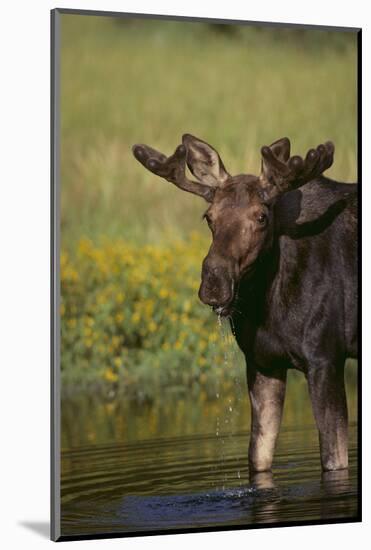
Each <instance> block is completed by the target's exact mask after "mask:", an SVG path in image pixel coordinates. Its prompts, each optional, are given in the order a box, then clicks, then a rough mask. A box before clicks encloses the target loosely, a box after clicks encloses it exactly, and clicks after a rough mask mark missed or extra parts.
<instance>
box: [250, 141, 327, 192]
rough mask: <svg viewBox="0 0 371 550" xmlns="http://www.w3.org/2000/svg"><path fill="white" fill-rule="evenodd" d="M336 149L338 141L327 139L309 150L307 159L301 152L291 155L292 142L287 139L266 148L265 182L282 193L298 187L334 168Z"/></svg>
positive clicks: (264, 161)
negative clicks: (301, 155) (335, 142)
mask: <svg viewBox="0 0 371 550" xmlns="http://www.w3.org/2000/svg"><path fill="white" fill-rule="evenodd" d="M334 151H335V147H334V144H333V143H332V142H331V141H327V142H326V143H325V144H321V145H318V147H317V148H316V149H309V151H308V153H307V155H306V157H305V159H303V158H302V157H299V156H297V155H295V156H293V157H290V142H289V140H288V139H287V138H283V139H282V140H278V141H276V142H274V143H272V145H270V146H269V147H267V146H264V147H262V149H261V154H262V157H263V165H262V175H261V180H262V182H263V183H264V184H265V185H266V184H270V185H274V186H275V188H276V191H278V192H279V193H282V192H284V191H287V190H288V189H296V188H297V187H300V186H301V185H304V184H305V183H307V182H308V181H310V180H312V179H314V178H316V177H318V176H320V175H321V174H322V173H323V172H324V171H325V170H327V169H328V168H330V166H331V165H332V163H333V160H334Z"/></svg>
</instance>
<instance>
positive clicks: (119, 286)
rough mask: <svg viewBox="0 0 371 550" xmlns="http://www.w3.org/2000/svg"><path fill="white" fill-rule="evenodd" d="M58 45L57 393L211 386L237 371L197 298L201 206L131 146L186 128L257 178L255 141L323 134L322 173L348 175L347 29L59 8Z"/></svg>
mask: <svg viewBox="0 0 371 550" xmlns="http://www.w3.org/2000/svg"><path fill="white" fill-rule="evenodd" d="M61 36H62V48H61V204H62V211H61V221H62V250H63V253H62V376H63V389H64V390H65V391H72V390H73V391H77V390H78V389H79V388H86V387H87V386H92V387H94V388H97V387H99V388H100V387H104V388H106V387H107V386H109V387H111V386H112V387H115V391H116V390H117V388H118V390H122V391H125V392H131V394H133V395H134V396H138V388H140V392H141V395H142V394H143V393H144V394H145V395H150V394H151V393H154V391H155V388H156V391H158V390H159V387H162V386H173V387H178V388H180V387H183V388H184V387H187V386H195V385H199V386H201V387H204V388H206V389H210V388H211V390H210V391H214V390H213V389H212V388H214V386H213V384H214V382H215V379H217V378H218V379H220V377H222V376H223V377H225V378H226V379H227V380H228V379H229V378H230V379H232V377H233V376H234V375H235V374H236V372H237V371H238V373H239V375H240V374H241V372H242V370H241V369H243V367H241V365H242V363H241V362H240V361H237V362H236V365H233V366H232V367H231V369H229V370H227V371H226V369H225V368H224V366H223V365H224V359H223V358H224V351H223V344H222V343H220V338H217V337H215V331H216V329H217V326H216V321H215V317H214V316H213V315H212V313H211V312H209V311H208V310H207V309H206V308H205V307H203V306H202V305H201V304H200V303H199V301H198V298H197V287H198V284H199V273H200V266H201V260H202V257H203V256H204V255H205V253H206V251H207V247H208V240H209V235H208V230H207V228H206V224H205V223H203V222H202V221H201V214H202V212H203V210H204V208H205V203H203V201H202V200H201V199H200V198H197V197H194V196H192V195H190V194H186V193H182V192H181V191H179V190H178V189H176V188H175V187H174V186H173V185H172V184H170V183H167V182H165V181H162V180H160V179H159V178H156V177H155V176H154V175H151V174H150V173H149V172H147V171H146V170H144V169H143V167H142V166H140V164H139V163H138V162H137V161H136V160H135V159H134V157H133V156H132V153H131V146H132V145H133V144H134V143H140V142H144V143H148V144H150V145H152V146H154V147H155V148H157V149H159V150H161V151H163V152H164V153H166V154H168V153H170V152H172V151H173V150H174V149H175V147H176V146H177V145H178V144H179V143H180V140H181V136H182V134H183V133H185V132H189V133H192V134H194V135H196V136H199V137H201V138H202V139H204V140H206V141H208V142H210V143H211V144H212V145H214V146H215V147H216V148H217V149H218V151H219V152H220V154H221V156H222V158H223V160H224V163H225V165H226V167H227V169H228V170H229V171H230V172H231V173H232V174H234V173H241V172H247V173H255V174H257V173H259V170H260V156H259V150H260V147H261V146H262V145H264V144H269V143H271V142H272V141H274V140H276V139H278V138H279V137H282V136H288V137H290V139H291V142H292V148H293V153H294V154H296V153H297V154H305V152H306V150H307V149H309V148H310V147H313V146H316V145H317V144H319V143H321V142H323V141H326V140H329V139H330V140H332V141H333V142H334V143H335V146H336V150H335V162H334V166H333V167H332V168H331V169H330V170H329V171H328V175H329V176H330V177H334V178H338V179H339V180H342V181H347V182H351V181H355V180H356V145H357V143H356V110H357V104H356V35H355V33H344V32H343V33H336V32H325V31H300V30H299V31H298V30H277V29H272V28H257V27H251V26H243V27H231V26H223V25H221V26H217V27H214V28H213V27H212V26H211V25H209V24H205V23H185V22H169V21H156V22H153V21H147V20H125V19H122V20H117V19H111V18H104V17H95V16H91V17H82V16H78V15H63V16H62V28H61ZM191 235H192V236H191ZM181 277H183V278H181ZM183 281H185V282H184V283H183Z"/></svg>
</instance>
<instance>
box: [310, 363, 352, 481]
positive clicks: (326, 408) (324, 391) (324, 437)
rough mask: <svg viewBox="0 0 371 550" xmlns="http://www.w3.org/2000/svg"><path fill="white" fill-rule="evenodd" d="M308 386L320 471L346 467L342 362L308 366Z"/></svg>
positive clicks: (346, 417)
mask: <svg viewBox="0 0 371 550" xmlns="http://www.w3.org/2000/svg"><path fill="white" fill-rule="evenodd" d="M307 378H308V386H309V394H310V398H311V401H312V407H313V413H314V417H315V420H316V424H317V428H318V431H319V444H320V451H321V464H322V469H323V470H324V471H330V470H341V469H343V468H347V467H348V410H347V401H346V395H345V384H344V362H340V363H338V364H331V365H329V364H327V363H326V364H321V365H320V366H319V365H318V364H317V365H316V366H313V365H312V366H310V367H309V368H308V374H307Z"/></svg>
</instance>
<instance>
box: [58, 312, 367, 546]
mask: <svg viewBox="0 0 371 550" xmlns="http://www.w3.org/2000/svg"><path fill="white" fill-rule="evenodd" d="M220 331H221V337H222V338H223V340H224V342H225V344H226V345H225V346H224V349H225V356H224V362H225V368H226V369H228V368H229V367H230V365H232V364H236V361H237V360H238V357H237V355H236V354H238V350H237V347H236V345H235V343H234V341H233V335H232V334H231V331H230V328H229V327H228V326H226V324H225V323H220ZM346 372H347V378H346V383H347V393H348V407H349V417H350V420H351V427H350V449H349V455H350V468H349V471H342V472H335V473H327V474H322V473H321V469H320V459H319V448H318V435H317V430H316V429H315V427H314V426H313V416H312V412H311V406H310V402H309V397H308V391H307V386H306V383H305V380H304V378H303V376H302V375H300V374H299V373H295V372H289V376H288V387H287V397H286V403H285V409H284V416H283V426H282V430H281V433H280V437H279V441H278V446H277V450H276V454H275V460H274V469H273V475H271V474H267V473H264V474H258V475H256V476H255V477H253V478H252V479H249V476H248V464H247V449H248V442H249V434H248V431H247V430H248V428H249V425H250V408H249V403H248V396H247V388H246V380H245V374H244V372H241V376H236V377H235V378H234V379H233V381H232V382H230V383H229V384H227V385H226V384H225V382H222V381H216V391H215V394H213V395H210V394H208V393H206V392H205V391H204V390H198V391H191V390H188V391H187V393H185V394H183V395H179V394H177V393H172V392H171V391H170V392H165V391H164V392H161V394H159V395H158V396H157V397H156V399H154V401H153V402H152V403H142V404H136V403H132V402H130V401H128V400H127V399H126V398H125V397H124V396H121V397H120V396H116V397H115V399H111V398H107V399H103V398H102V396H100V397H97V396H94V395H80V396H75V397H74V398H70V399H67V398H65V399H64V400H63V403H62V448H63V452H62V462H61V467H62V477H61V519H62V525H61V528H62V535H72V536H73V535H75V536H76V535H80V534H99V533H102V534H104V533H114V532H122V533H135V532H146V531H156V530H167V529H192V528H200V527H223V526H233V525H235V526H241V525H243V526H249V525H255V524H261V523H263V524H266V523H269V524H274V523H277V522H280V523H282V522H285V523H287V522H301V521H308V520H322V521H324V520H329V519H345V518H347V519H349V518H355V517H356V516H357V445H356V439H357V430H356V424H355V419H356V410H357V401H356V386H355V379H356V373H355V365H351V366H350V367H348V368H347V371H346Z"/></svg>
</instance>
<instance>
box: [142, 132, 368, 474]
mask: <svg viewBox="0 0 371 550" xmlns="http://www.w3.org/2000/svg"><path fill="white" fill-rule="evenodd" d="M133 153H134V156H135V158H136V159H137V160H138V161H139V162H140V163H141V164H142V165H143V166H144V167H145V168H147V169H148V170H150V171H151V172H153V173H154V174H156V175H158V176H161V177H162V178H165V179H166V180H168V181H169V182H171V183H174V184H175V185H176V186H178V187H179V188H180V189H183V190H184V191H188V192H191V193H194V194H197V195H199V196H201V197H203V198H204V199H205V200H206V202H207V203H208V208H207V210H206V212H205V214H204V217H205V219H206V221H207V223H208V225H209V227H210V230H211V234H212V243H211V246H210V249H209V251H208V253H207V255H206V257H205V259H204V261H203V264H202V277H201V286H200V290H199V297H200V299H201V301H202V302H203V303H204V304H207V305H209V306H212V307H213V309H214V310H215V311H216V312H217V313H218V314H219V315H222V316H226V317H228V318H229V319H230V320H231V323H233V326H234V332H235V336H236V339H237V342H238V345H239V347H240V348H241V350H242V351H243V353H244V355H245V357H246V365H247V381H248V390H249V396H250V403H251V412H252V414H251V435H250V445H249V466H250V470H251V471H252V472H261V471H267V470H270V469H271V467H272V462H273V454H274V448H275V444H276V440H277V436H278V432H279V428H280V424H281V418H282V411H283V404H284V398H285V387H286V376H287V369H289V368H294V369H297V370H300V371H301V372H303V374H304V375H305V377H306V379H307V382H308V388H309V394H310V398H311V402H312V407H313V413H314V417H315V420H316V424H317V427H318V431H319V442H320V452H321V464H322V469H323V470H338V469H344V468H347V467H348V417H347V404H346V395H345V385H344V365H345V360H346V358H348V357H353V358H356V357H357V255H358V254H357V185H354V184H353V185H352V184H346V183H339V182H336V181H333V180H331V179H329V178H326V177H324V176H323V172H324V171H325V170H327V169H328V168H329V167H330V166H331V165H332V163H333V156H334V145H333V144H332V143H331V142H327V143H325V144H324V145H319V146H318V147H317V148H316V149H310V150H309V151H308V153H307V155H306V157H305V158H304V159H303V158H302V157H299V156H290V141H289V140H288V139H287V138H282V139H280V140H278V141H276V142H274V143H272V144H271V145H270V146H269V147H267V146H264V147H262V149H261V155H262V167H261V174H260V175H259V176H254V175H250V174H240V175H236V176H231V175H230V174H229V173H228V171H227V170H226V168H225V166H224V164H223V162H222V160H221V158H220V156H219V154H218V153H217V151H216V150H215V149H214V148H213V147H211V146H210V145H208V144H207V143H206V142H204V141H202V140H201V139H198V138H196V137H194V136H192V135H190V134H185V135H184V136H183V138H182V144H181V145H179V146H178V147H177V148H176V150H175V153H174V154H173V155H171V156H169V157H166V156H165V155H163V154H162V153H159V152H158V151H156V150H155V149H152V148H151V147H149V146H147V145H135V146H134V147H133ZM186 166H188V169H189V170H190V172H191V173H192V174H193V176H194V177H195V180H191V179H189V177H188V176H187V173H186Z"/></svg>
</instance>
